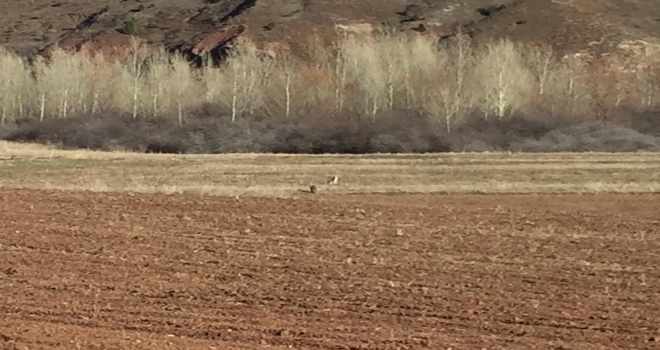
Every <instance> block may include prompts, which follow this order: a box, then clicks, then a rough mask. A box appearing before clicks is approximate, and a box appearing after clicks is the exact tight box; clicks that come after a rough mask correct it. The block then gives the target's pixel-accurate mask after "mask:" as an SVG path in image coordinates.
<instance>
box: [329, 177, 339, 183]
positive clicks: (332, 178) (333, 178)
mask: <svg viewBox="0 0 660 350" xmlns="http://www.w3.org/2000/svg"><path fill="white" fill-rule="evenodd" d="M338 183H339V177H338V176H331V177H330V178H329V179H328V185H336V184H338Z"/></svg>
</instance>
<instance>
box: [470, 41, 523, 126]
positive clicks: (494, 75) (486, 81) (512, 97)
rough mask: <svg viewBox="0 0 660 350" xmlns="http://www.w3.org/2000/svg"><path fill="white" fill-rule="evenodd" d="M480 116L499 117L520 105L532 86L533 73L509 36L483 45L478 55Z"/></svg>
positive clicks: (509, 113) (519, 49) (508, 113)
mask: <svg viewBox="0 0 660 350" xmlns="http://www.w3.org/2000/svg"><path fill="white" fill-rule="evenodd" d="M477 72H478V75H479V77H480V82H481V89H482V92H483V95H482V106H481V107H482V110H483V111H484V118H488V116H489V115H490V114H491V113H493V114H495V116H496V117H498V118H499V119H502V118H504V117H506V116H508V115H511V113H512V112H514V111H515V110H516V109H517V108H519V107H520V106H522V105H523V104H524V103H525V101H526V98H527V97H529V96H528V94H529V91H530V90H531V88H532V86H533V76H532V74H531V72H530V70H529V69H528V68H527V66H526V65H525V64H524V61H523V57H522V55H521V48H520V46H519V45H516V44H515V43H513V41H511V40H510V39H502V40H499V41H497V42H494V43H490V44H487V45H486V47H485V48H484V52H483V53H482V54H481V55H480V57H479V64H478V66H477Z"/></svg>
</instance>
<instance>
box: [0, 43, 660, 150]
mask: <svg viewBox="0 0 660 350" xmlns="http://www.w3.org/2000/svg"><path fill="white" fill-rule="evenodd" d="M656 57H658V56H657V55H655V54H654V53H653V52H645V53H644V54H642V55H641V56H636V58H635V59H634V60H627V61H626V60H624V59H612V58H609V59H608V60H588V59H585V58H584V57H579V56H578V55H559V54H557V53H555V52H553V50H552V49H551V48H550V47H548V46H530V45H523V44H520V43H514V42H512V41H510V40H508V39H502V40H498V41H495V42H488V43H477V42H474V41H472V40H471V39H470V38H469V37H467V36H465V35H461V34H460V33H459V34H458V35H456V36H455V37H453V38H452V39H448V40H443V41H441V42H439V41H438V40H437V38H432V37H428V36H408V35H404V34H387V33H380V34H377V35H375V36H373V37H368V38H367V37H348V38H343V39H342V40H340V41H338V42H337V45H336V46H334V47H326V46H324V45H320V44H317V43H314V42H311V43H310V45H307V47H306V48H305V50H303V52H297V53H296V54H293V53H291V52H290V51H284V50H283V51H280V52H277V53H276V54H275V55H270V56H264V55H263V53H262V52H261V51H259V50H257V48H256V46H255V45H253V44H252V43H251V42H249V41H246V40H241V41H239V42H237V44H236V45H235V47H234V49H233V50H232V51H231V53H230V55H229V57H228V58H227V59H226V60H224V61H223V62H222V63H220V64H219V65H214V64H212V63H210V61H206V62H205V63H204V64H203V66H202V67H201V68H196V67H193V66H191V65H190V64H189V62H188V61H187V60H186V59H185V58H184V57H183V56H179V55H176V54H168V53H166V52H165V51H164V50H162V49H148V48H145V47H142V46H140V45H138V44H137V41H136V42H135V44H134V45H133V47H132V49H131V52H130V54H129V55H128V57H127V58H126V59H124V60H121V61H118V62H114V63H109V62H106V61H105V60H103V59H102V58H99V57H97V58H95V59H90V58H86V57H83V56H81V55H71V54H67V53H65V52H63V51H58V50H56V51H54V52H53V53H52V55H51V57H50V59H49V60H46V59H43V58H38V59H36V60H35V61H34V62H32V64H30V65H28V64H27V63H26V62H25V60H23V59H22V58H20V57H18V56H16V55H14V54H12V53H10V52H6V51H3V52H1V53H0V130H1V131H0V136H2V138H4V139H7V140H16V141H36V142H50V143H56V144H59V145H61V146H63V147H84V148H95V149H129V150H139V151H145V150H150V151H163V152H184V153H186V152H196V153H214V152H293V153H312V152H313V153H324V152H342V153H345V152H350V153H365V152H437V151H464V150H467V151H485V150H517V151H589V150H605V151H633V150H640V149H644V150H657V149H659V148H660V146H659V145H660V142H659V140H658V138H657V137H658V136H660V122H657V117H656V114H655V113H654V111H655V110H656V109H657V107H658V104H659V103H660V75H659V73H660V66H658V63H657V62H656V61H654V59H657V58H656Z"/></svg>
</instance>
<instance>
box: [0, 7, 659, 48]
mask: <svg viewBox="0 0 660 350" xmlns="http://www.w3.org/2000/svg"><path fill="white" fill-rule="evenodd" d="M3 3H4V4H3V5H4V6H3V12H2V13H1V14H0V26H1V27H2V28H5V29H4V31H3V32H2V33H1V34H0V45H2V46H5V47H8V48H10V49H13V50H14V51H16V52H18V53H20V54H22V55H26V56H29V55H33V54H35V53H37V52H39V51H40V50H43V49H44V48H47V47H49V46H52V45H58V44H59V45H61V46H64V47H76V48H78V49H80V48H81V47H83V49H91V50H99V49H100V48H104V49H103V50H105V52H106V54H107V53H108V52H110V53H117V52H121V47H123V46H126V45H127V42H128V36H127V35H125V34H122V33H121V32H122V29H123V28H124V26H125V24H124V23H125V22H126V21H131V20H132V21H133V22H134V23H135V34H136V35H137V36H139V37H141V38H144V39H146V40H147V41H148V42H149V43H152V44H156V45H163V46H166V47H169V48H177V47H178V48H188V49H190V48H191V47H192V46H193V45H194V44H196V43H198V42H200V41H202V40H205V41H203V43H204V45H206V47H205V48H202V49H198V50H197V51H198V52H199V51H202V52H205V51H206V50H209V49H211V48H212V47H213V46H218V45H219V46H222V45H223V44H224V43H225V42H226V41H227V39H231V38H232V37H234V36H235V35H237V34H239V33H241V32H242V34H240V35H244V36H248V37H250V38H251V39H254V40H256V41H257V42H259V43H262V44H269V43H270V44H272V43H274V44H275V45H281V44H282V43H286V44H290V45H294V46H295V45H300V44H304V43H306V38H305V37H306V36H308V35H309V34H319V35H320V36H322V37H325V38H326V39H332V38H333V37H334V35H335V30H336V27H335V25H337V24H340V25H348V24H355V23H357V24H365V23H367V24H374V25H379V24H388V25H392V26H396V27H397V28H398V29H399V30H403V31H417V32H436V33H439V34H440V35H441V36H442V35H450V34H451V33H452V32H453V31H455V29H456V28H458V27H460V26H462V27H465V28H466V30H467V31H468V32H470V33H471V34H472V35H473V36H474V37H475V38H491V37H502V36H510V37H512V38H514V39H516V40H525V41H534V42H545V43H550V44H552V45H553V46H554V47H555V48H556V49H558V50H568V51H580V50H586V51H590V52H609V51H612V50H613V49H615V48H617V47H618V46H619V45H620V44H621V43H623V42H631V41H637V40H642V41H643V42H642V43H652V42H657V41H658V37H660V8H659V7H657V6H655V5H653V3H652V2H650V1H643V0H552V1H549V0H498V1H493V0H464V1H457V0H453V1H449V0H60V1H55V2H54V1H50V0H48V1H47V0H34V1H30V2H27V1H24V0H6V1H4V2H3ZM85 43H86V44H85ZM209 45H210V46H209ZM266 46H268V45H266Z"/></svg>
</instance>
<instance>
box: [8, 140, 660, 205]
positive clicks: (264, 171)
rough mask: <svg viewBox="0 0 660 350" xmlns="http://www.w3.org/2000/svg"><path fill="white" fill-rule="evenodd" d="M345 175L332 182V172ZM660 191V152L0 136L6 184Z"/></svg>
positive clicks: (140, 188)
mask: <svg viewBox="0 0 660 350" xmlns="http://www.w3.org/2000/svg"><path fill="white" fill-rule="evenodd" d="M332 175H337V176H339V178H340V183H339V185H337V186H327V185H325V182H326V181H327V179H328V177H330V176H332ZM312 184H314V185H316V186H317V187H318V188H319V191H318V192H317V193H318V194H342V193H430V192H439V193H567V192H572V193H603V192H617V193H622V192H657V191H658V190H660V156H659V155H658V154H657V153H620V154H606V153H579V154H576V153H556V154H552V153H551V154H523V153H520V154H516V153H447V154H429V155H359V156H352V155H319V156H315V155H261V154H245V155H236V154H231V155H163V154H158V155H154V154H136V153H107V152H91V151H63V150H55V149H50V148H46V147H43V146H37V145H23V144H14V143H7V142H5V143H0V186H3V187H25V188H42V189H84V190H92V191H133V192H164V193H201V194H213V195H268V196H280V197H290V196H297V195H304V194H305V193H304V192H305V191H307V190H308V189H309V186H310V185H312Z"/></svg>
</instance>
